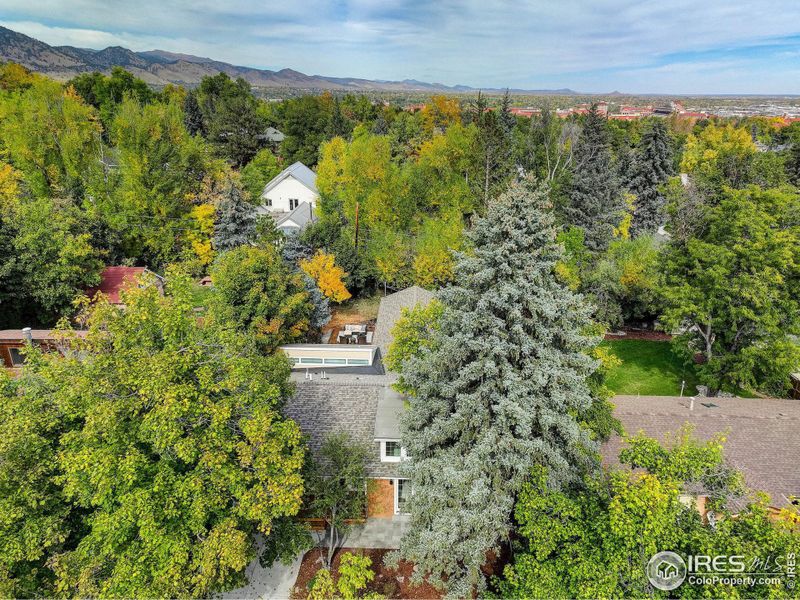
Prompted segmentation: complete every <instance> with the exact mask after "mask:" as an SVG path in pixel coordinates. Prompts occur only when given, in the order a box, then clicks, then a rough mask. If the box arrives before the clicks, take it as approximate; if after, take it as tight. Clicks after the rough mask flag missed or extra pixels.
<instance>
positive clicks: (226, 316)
mask: <svg viewBox="0 0 800 600" xmlns="http://www.w3.org/2000/svg"><path fill="white" fill-rule="evenodd" d="M211 279H212V280H213V282H214V296H213V297H212V301H211V307H210V312H211V314H212V315H213V316H214V317H215V318H217V319H219V320H221V321H223V322H232V323H236V324H237V326H238V327H239V329H240V330H241V331H243V332H245V333H247V334H249V335H253V336H254V337H255V340H256V342H257V343H258V346H259V348H261V349H262V350H263V351H264V352H266V353H271V352H273V351H274V350H275V348H277V347H278V346H280V345H281V344H285V343H288V342H292V341H297V340H300V339H302V338H303V337H304V336H305V335H306V333H307V332H308V328H309V324H310V319H311V316H312V312H313V310H314V307H313V305H312V304H311V302H310V301H309V297H308V294H307V293H306V291H305V284H304V282H303V277H302V275H301V274H300V273H297V272H292V271H291V270H290V269H289V268H288V267H287V266H286V264H285V263H284V262H283V260H282V259H281V256H280V254H279V253H278V251H277V250H276V249H275V248H274V247H273V246H263V247H254V246H239V247H238V248H234V249H232V250H229V251H227V252H225V253H223V254H222V255H221V256H219V257H218V258H217V261H216V262H215V263H214V265H213V266H212V268H211Z"/></svg>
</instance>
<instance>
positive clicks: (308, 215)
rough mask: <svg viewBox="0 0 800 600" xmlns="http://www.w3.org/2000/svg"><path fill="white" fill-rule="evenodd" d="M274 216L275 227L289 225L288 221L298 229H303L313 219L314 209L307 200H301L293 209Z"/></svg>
mask: <svg viewBox="0 0 800 600" xmlns="http://www.w3.org/2000/svg"><path fill="white" fill-rule="evenodd" d="M276 216H277V219H276V220H275V227H277V228H278V229H280V228H281V227H283V226H284V224H286V226H291V225H289V224H288V222H289V221H291V222H293V223H295V224H296V225H297V226H298V227H299V228H300V229H304V228H305V226H306V225H308V224H309V223H312V222H313V221H314V209H313V207H312V206H311V204H309V203H308V202H301V203H300V204H299V205H298V206H297V208H295V209H294V210H293V211H291V212H288V213H281V214H280V215H276Z"/></svg>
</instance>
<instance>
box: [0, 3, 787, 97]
mask: <svg viewBox="0 0 800 600" xmlns="http://www.w3.org/2000/svg"><path fill="white" fill-rule="evenodd" d="M0 14H2V15H3V18H4V20H5V24H6V26H8V27H11V28H12V29H17V30H19V31H22V32H23V33H27V34H28V35H32V36H33V37H37V38H39V39H42V40H43V41H46V42H48V43H51V44H70V45H80V46H90V47H103V46H106V45H122V46H126V47H130V48H132V49H134V50H147V49H152V48H156V47H157V48H162V49H166V50H172V51H178V52H188V53H192V54H201V55H205V56H211V57H213V58H215V59H218V60H224V61H228V62H232V63H236V64H244V65H251V66H260V67H268V68H282V67H291V68H294V69H297V70H300V71H303V72H306V73H320V74H326V75H337V76H357V77H368V78H381V79H403V78H412V77H413V78H417V79H428V80H436V81H441V82H444V83H449V84H455V83H466V84H470V85H476V86H477V85H484V86H505V85H510V86H515V87H522V86H524V87H542V86H548V87H562V86H569V87H573V88H576V89H584V90H595V91H604V90H610V89H613V88H616V89H622V90H632V91H634V90H635V91H647V90H645V89H642V88H641V86H642V85H644V84H645V82H647V85H653V86H655V87H656V88H658V89H659V90H665V91H669V89H668V88H669V87H670V86H674V85H677V84H680V86H681V90H686V91H691V90H693V91H696V92H711V91H714V90H711V89H709V88H708V86H709V85H710V84H711V83H712V82H713V83H714V85H721V82H720V80H719V78H718V77H716V76H715V77H712V78H707V71H706V72H703V74H700V73H699V72H698V70H697V69H694V70H693V69H691V68H690V67H689V66H687V65H690V64H691V63H693V62H705V63H710V64H711V65H714V64H718V65H719V67H720V69H722V68H723V64H722V63H723V62H726V61H728V62H729V60H730V57H725V56H720V57H715V56H707V55H706V54H707V53H708V52H709V51H717V50H720V49H726V48H732V49H736V48H742V47H747V46H753V45H758V44H761V43H764V42H765V41H770V40H776V39H780V38H785V37H788V36H797V35H798V33H800V3H798V2H797V0H761V1H755V2H752V1H751V2H747V3H736V2H730V0H706V1H705V2H703V3H698V2H696V0H673V1H672V2H663V0H660V1H655V0H643V1H636V0H593V1H592V2H588V1H587V0H558V1H557V2H555V1H553V0H527V1H525V0H518V1H511V0H495V1H493V2H486V1H485V0H433V1H431V0H340V1H339V2H333V1H331V2H326V1H323V0H311V1H305V2H290V1H287V0H269V1H264V0H239V1H234V2H219V1H217V0H138V1H137V2H132V1H129V0H117V1H113V0H104V1H101V0H37V1H36V2H30V0H0ZM797 39H798V38H796V39H795V41H793V42H783V46H784V47H780V48H776V50H775V56H776V60H775V61H772V62H771V61H770V60H769V59H768V58H764V57H762V60H761V63H760V65H759V66H758V67H757V68H756V67H753V68H752V73H753V74H757V73H758V72H759V71H760V70H761V71H763V69H765V68H766V69H769V70H770V72H771V73H774V74H775V77H772V76H766V77H758V76H757V77H754V78H753V80H752V81H748V80H747V79H746V78H743V77H742V76H730V75H728V77H729V80H727V81H728V83H729V84H730V85H733V84H736V85H739V86H741V85H743V84H746V85H748V86H750V87H751V88H752V90H749V89H743V90H741V91H754V92H757V91H768V90H767V89H766V87H765V86H767V85H769V86H772V85H776V84H778V83H779V82H780V81H781V79H782V84H781V85H783V86H784V89H785V91H787V92H792V91H793V92H796V93H797V92H800V89H798V86H800V82H798V80H797V79H794V80H790V79H788V78H787V76H788V75H791V74H793V73H794V72H795V71H796V69H793V68H792V67H791V64H790V63H791V61H792V60H793V56H792V53H794V52H797V51H798V49H799V48H800V41H797ZM779 52H782V53H784V54H783V55H778V53H779ZM723 54H724V53H723ZM664 63H666V66H669V65H672V66H673V67H674V70H663V69H662V68H661V67H663V66H665V65H664ZM742 66H743V68H745V69H747V68H750V67H747V65H746V64H744V63H743V65H742ZM724 68H725V70H726V72H727V69H728V65H727V64H726V65H725V67H724ZM711 71H713V66H712V68H711ZM677 73H680V74H681V77H684V79H683V80H679V79H677V77H678V76H677V75H676V74H677ZM748 73H749V71H746V70H745V71H743V75H747V74H748ZM712 74H713V73H712ZM780 74H783V75H780ZM658 77H661V79H657V78H658ZM758 86H762V88H761V89H756V88H758ZM674 91H678V90H677V89H676V90H674ZM770 91H774V90H772V89H770Z"/></svg>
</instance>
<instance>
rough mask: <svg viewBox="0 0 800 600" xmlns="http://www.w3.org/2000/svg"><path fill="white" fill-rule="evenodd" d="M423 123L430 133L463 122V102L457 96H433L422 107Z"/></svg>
mask: <svg viewBox="0 0 800 600" xmlns="http://www.w3.org/2000/svg"><path fill="white" fill-rule="evenodd" d="M422 123H423V124H424V126H425V130H426V131H428V132H429V133H430V132H432V131H433V130H434V129H442V130H444V129H447V128H448V127H449V126H450V125H455V124H457V123H461V104H460V103H459V101H458V99H457V98H451V97H449V96H445V95H443V94H440V95H437V96H433V97H431V100H430V102H427V103H426V104H425V108H423V109H422Z"/></svg>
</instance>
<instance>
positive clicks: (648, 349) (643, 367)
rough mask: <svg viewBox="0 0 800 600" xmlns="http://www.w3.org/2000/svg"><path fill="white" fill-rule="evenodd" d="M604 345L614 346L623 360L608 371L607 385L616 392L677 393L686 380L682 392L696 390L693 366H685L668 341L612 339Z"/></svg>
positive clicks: (689, 394)
mask: <svg viewBox="0 0 800 600" xmlns="http://www.w3.org/2000/svg"><path fill="white" fill-rule="evenodd" d="M603 345H604V346H606V347H609V348H611V349H612V350H613V352H614V354H616V355H617V357H618V358H619V359H620V360H621V361H622V364H621V365H620V366H619V367H617V368H616V369H613V370H612V371H611V372H610V373H609V374H608V379H607V384H608V387H609V388H611V389H612V390H614V392H615V393H617V394H623V395H632V396H635V395H637V394H639V395H642V396H677V395H679V394H680V392H681V381H683V380H686V387H685V389H684V393H683V395H684V396H691V395H693V394H695V393H696V392H697V388H696V387H695V386H697V385H698V384H699V383H700V382H699V381H698V380H697V376H696V375H695V372H694V368H693V367H692V366H688V367H687V366H685V365H684V364H683V362H682V361H681V360H680V359H679V358H678V357H677V356H676V355H675V353H674V352H673V351H672V346H671V345H670V343H669V342H654V341H649V340H612V341H605V342H603Z"/></svg>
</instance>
